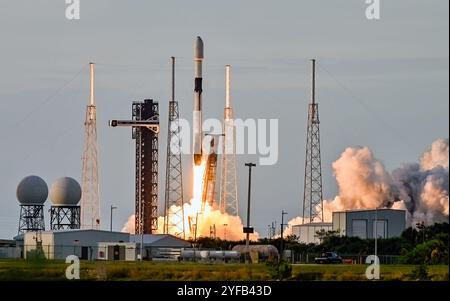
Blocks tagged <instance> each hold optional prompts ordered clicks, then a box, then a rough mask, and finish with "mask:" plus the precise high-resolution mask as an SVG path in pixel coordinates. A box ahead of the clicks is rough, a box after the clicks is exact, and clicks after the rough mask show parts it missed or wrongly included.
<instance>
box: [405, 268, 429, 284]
mask: <svg viewBox="0 0 450 301" xmlns="http://www.w3.org/2000/svg"><path fill="white" fill-rule="evenodd" d="M409 278H410V279H411V280H422V281H424V280H431V276H430V274H429V272H428V267H427V266H426V265H425V264H421V265H419V266H418V267H417V268H415V269H414V270H412V272H411V274H410V275H409Z"/></svg>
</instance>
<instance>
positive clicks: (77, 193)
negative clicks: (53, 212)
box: [50, 177, 81, 206]
mask: <svg viewBox="0 0 450 301" xmlns="http://www.w3.org/2000/svg"><path fill="white" fill-rule="evenodd" d="M50 199H51V200H52V203H53V206H76V205H77V204H78V202H79V201H80V199H81V187H80V184H78V182H77V181H76V180H74V179H72V178H69V177H64V178H60V179H58V180H56V181H55V182H54V183H53V185H52V187H51V188H50Z"/></svg>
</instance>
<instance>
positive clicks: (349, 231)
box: [333, 209, 406, 239]
mask: <svg viewBox="0 0 450 301" xmlns="http://www.w3.org/2000/svg"><path fill="white" fill-rule="evenodd" d="M405 227H406V211H405V210H395V209H376V210H375V209H372V210H348V211H342V212H333V231H338V233H339V234H340V235H341V236H354V237H355V236H356V237H359V238H361V239H366V238H374V237H375V236H377V237H378V238H391V237H398V236H400V235H401V234H402V232H403V231H404V230H405ZM375 233H377V234H376V235H375Z"/></svg>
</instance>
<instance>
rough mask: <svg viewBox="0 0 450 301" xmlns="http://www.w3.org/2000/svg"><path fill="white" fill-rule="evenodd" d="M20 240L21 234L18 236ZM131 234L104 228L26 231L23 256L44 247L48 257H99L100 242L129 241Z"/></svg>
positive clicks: (89, 258) (90, 258)
mask: <svg viewBox="0 0 450 301" xmlns="http://www.w3.org/2000/svg"><path fill="white" fill-rule="evenodd" d="M17 239H18V240H20V236H19V237H17ZM129 240H130V234H128V233H123V232H110V231H102V230H60V231H42V232H26V233H25V234H23V256H24V258H26V257H27V253H28V252H30V251H32V250H36V249H37V248H38V247H40V248H42V250H43V252H44V254H45V257H46V258H48V259H61V260H64V259H66V257H67V256H69V255H76V256H78V257H79V258H80V259H88V260H94V259H98V244H99V243H100V242H117V243H122V242H129Z"/></svg>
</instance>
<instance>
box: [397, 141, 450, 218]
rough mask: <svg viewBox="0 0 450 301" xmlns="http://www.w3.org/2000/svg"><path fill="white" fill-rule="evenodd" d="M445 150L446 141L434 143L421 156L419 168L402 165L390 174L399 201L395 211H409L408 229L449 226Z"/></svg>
mask: <svg viewBox="0 0 450 301" xmlns="http://www.w3.org/2000/svg"><path fill="white" fill-rule="evenodd" d="M448 150H449V149H448V139H439V140H436V141H435V142H433V144H432V145H431V149H430V150H429V151H427V152H425V153H424V154H423V155H422V157H421V160H420V164H417V163H412V164H405V165H404V166H402V167H400V168H397V169H396V170H394V171H393V173H392V175H393V178H394V180H395V186H396V187H397V189H398V199H400V202H399V204H398V205H397V204H396V207H397V206H398V207H399V208H404V209H406V210H407V211H408V221H409V223H410V224H411V225H415V224H416V223H418V222H422V221H423V222H425V223H426V224H433V223H435V222H444V221H447V222H448V216H449V210H448V207H449V196H448V192H449V169H448V156H449V153H448Z"/></svg>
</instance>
